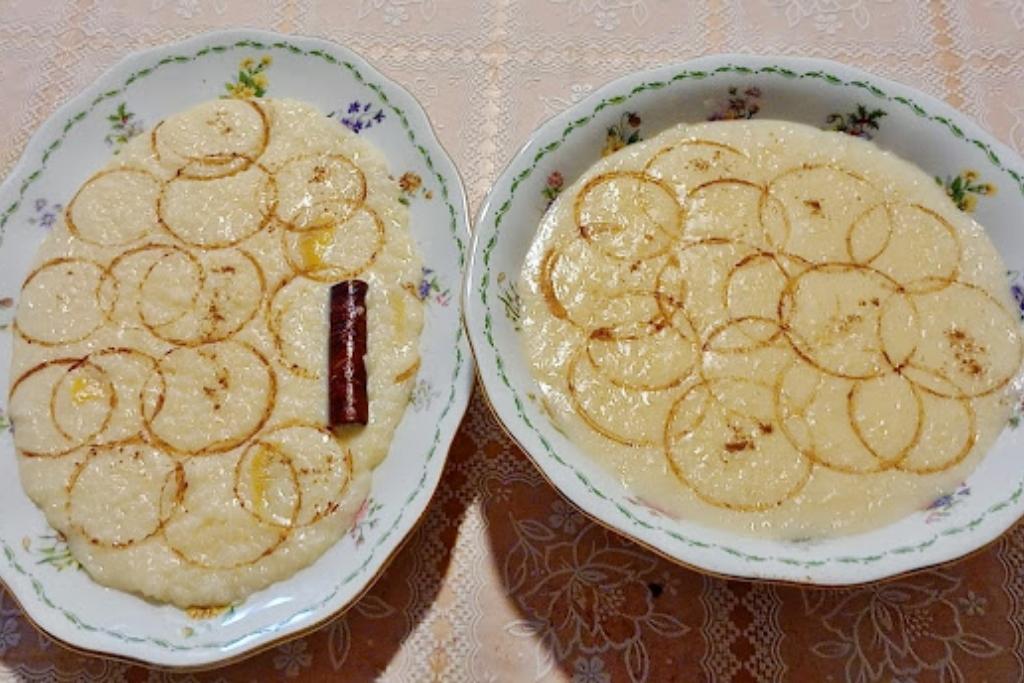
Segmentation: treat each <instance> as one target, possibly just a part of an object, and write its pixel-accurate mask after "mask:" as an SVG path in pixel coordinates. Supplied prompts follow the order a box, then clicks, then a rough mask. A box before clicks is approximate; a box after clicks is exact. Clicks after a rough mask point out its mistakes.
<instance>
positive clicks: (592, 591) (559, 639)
mask: <svg viewBox="0 0 1024 683" xmlns="http://www.w3.org/2000/svg"><path fill="white" fill-rule="evenodd" d="M3 4H4V7H3V8H2V11H0V91H2V92H3V93H4V98H3V105H2V106H0V130H3V131H4V133H5V134H4V136H3V138H2V140H0V167H2V168H3V169H5V170H6V169H8V168H10V166H11V165H12V164H13V163H14V161H15V160H16V159H17V158H18V156H19V155H20V153H21V150H22V148H23V146H24V144H25V141H26V140H27V139H28V136H29V135H30V134H31V132H32V131H33V130H34V129H35V127H36V126H37V125H38V124H39V123H40V122H41V121H42V120H43V119H44V118H46V117H47V116H49V114H50V113H51V112H52V111H53V110H54V109H55V108H56V107H57V106H58V105H59V104H60V103H61V102H63V101H64V100H66V99H67V98H69V97H70V96H72V95H74V94H75V93H76V92H78V91H79V90H80V89H81V88H82V87H84V86H85V85H87V84H88V83H89V82H91V81H92V80H93V79H94V78H96V77H97V76H98V75H99V74H100V73H101V72H102V71H103V70H104V69H106V68H107V67H108V66H109V65H110V64H112V63H113V62H115V61H116V60H117V59H119V58H120V56H121V55H123V54H124V53H125V52H126V51H129V50H134V49H137V48H140V47H148V46H152V45H158V44H161V43H164V42H168V41H174V40H178V39H180V38H183V37H186V36H189V35H191V34H194V33H198V32H203V31H207V30H211V29H216V28H228V27H237V26H251V27H263V28H270V29H274V30H277V31H282V32H295V33H302V34H310V35H321V36H324V37H327V38H330V39H333V40H336V41H338V42H340V43H343V44H345V45H348V46H349V47H351V48H353V49H355V50H357V51H358V52H360V53H362V54H363V55H364V56H365V57H366V58H368V59H369V60H371V61H372V62H373V63H374V64H376V65H377V66H378V67H379V68H381V69H382V70H383V71H384V72H386V73H387V74H388V75H389V76H391V77H392V78H394V79H395V80H397V81H398V82H399V83H401V84H403V85H405V86H406V87H407V88H409V89H410V90H411V91H412V92H413V93H414V94H415V95H416V96H417V97H418V98H419V99H420V101H421V102H422V103H423V104H424V106H425V107H426V108H427V110H428V112H429V113H430V115H431V117H432V119H433V121H434V123H435V124H436V126H437V128H438V130H439V134H440V137H441V140H442V142H443V143H444V145H445V146H446V147H447V148H448V150H449V152H450V153H451V154H452V155H453V156H454V158H455V161H456V163H457V164H458V165H459V167H460V169H461V172H462V175H463V178H464V179H465V181H466V184H467V188H466V189H467V191H468V193H469V198H470V204H471V209H472V211H473V212H474V213H475V209H476V206H477V205H479V203H480V201H481V200H482V199H483V197H484V194H485V193H486V191H487V189H488V187H489V185H490V183H491V182H492V181H493V180H494V178H495V176H496V174H497V173H498V172H499V170H500V169H501V167H502V166H503V165H504V164H505V162H506V161H507V160H508V159H509V158H510V157H511V155H512V154H513V153H514V151H515V150H516V149H517V148H518V146H519V145H520V143H521V142H522V141H523V140H524V139H525V137H526V135H527V134H528V133H529V132H530V131H531V130H532V129H533V128H534V127H535V126H536V125H537V124H538V123H539V122H540V121H541V120H543V119H544V118H545V117H547V116H549V115H551V114H553V113H555V112H556V111H558V110H560V109H562V108H563V107H565V106H567V105H569V104H570V103H572V102H574V101H576V100H579V99H580V98H582V97H584V96H586V95H587V94H588V93H590V92H591V90H592V89H593V88H594V87H595V86H597V85H599V84H601V83H603V82H605V81H607V80H610V79H612V78H615V77H617V76H619V75H621V74H624V73H627V72H629V71H632V70H634V69H639V68H643V67H649V66H653V65H657V64H662V63H666V62H672V61H680V60H684V59H687V58H690V57H694V56H697V55H701V54H706V53H712V52H729V51H739V52H759V53H783V54H793V55H810V56H821V57H831V58H834V59H838V60H841V61H844V62H848V63H850V64H853V65H856V66H860V67H863V68H865V69H868V70H870V71H873V72H875V73H878V74H881V75H884V76H888V77H891V78H894V79H896V80H899V81H903V82H905V83H909V84H911V85H914V86H916V87H918V88H920V89H922V90H924V91H926V92H929V93H932V94H934V95H936V96H937V97H940V98H943V99H945V100H947V101H949V102H951V103H952V104H953V105H954V106H957V107H959V108H961V109H963V110H965V111H966V112H968V113H969V114H971V115H972V116H974V117H975V118H976V119H978V120H979V121H980V122H981V123H982V125H983V126H985V127H986V128H988V129H989V130H990V131H992V132H993V133H994V134H995V135H997V136H998V137H1000V138H1001V139H1002V140H1004V141H1006V142H1008V143H1010V144H1011V145H1014V146H1015V147H1016V148H1017V149H1022V148H1024V0H985V1H976V2H945V3H942V2H936V3H931V4H928V3H923V2H916V1H914V0H756V1H750V2H739V1H735V0H704V1H703V2H692V3H679V2H676V1H675V0H519V1H516V0H503V1H500V2H499V1H491V2H486V1H484V0H475V1H474V0H445V1H444V2H442V1H441V0H354V1H351V2H337V1H336V0H288V1H287V2H285V1H284V0H281V1H270V0H267V1H263V2H258V1H255V0H254V1H251V2H248V3H230V6H229V3H228V2H227V0H110V1H103V2H97V1H95V0H77V1H76V2H69V3H67V4H63V3H52V2H45V1H43V0H18V1H15V2H11V0H8V1H7V2H5V3H3ZM533 572H536V574H534V573H533ZM528 576H529V577H533V576H539V577H542V578H541V579H534V578H530V579H529V580H526V577H528ZM597 577H600V581H599V582H597V581H596V578H597ZM339 676H340V677H344V679H345V680H350V681H359V680H368V679H373V678H375V677H377V676H380V677H381V678H383V679H384V680H389V681H392V680H393V681H426V680H439V681H524V680H552V681H569V680H571V681H575V682H578V683H610V682H612V681H641V680H651V681H701V680H709V681H749V680H758V681H761V680H763V681H776V680H794V681H865V682H866V681H904V682H909V681H915V682H923V681H949V682H951V683H952V682H954V681H972V682H974V681H1020V680H1024V526H1019V527H1018V528H1017V529H1016V530H1015V531H1013V532H1012V533H1010V534H1008V535H1007V536H1006V537H1004V538H1003V539H1002V540H1001V541H999V542H998V543H996V544H995V545H993V546H992V547H990V548H988V549H987V550H985V551H984V552H982V553H981V554H979V555H976V556H974V557H972V558H970V559H968V560H966V561H963V562H961V563H958V564H954V565H950V566H947V567H943V568H940V569H935V570H931V571H928V572H925V573H923V574H918V575H916V576H912V577H910V578H905V579H902V580H899V581H896V582H894V583H889V584H884V585H879V586H875V587H868V588H861V589H856V590H849V591H812V590H806V591H805V590H799V589H796V588H784V587H777V586H769V585H762V584H746V583H738V582H729V581H723V580H719V579H714V578H709V577H706V576H702V575H700V574H697V573H695V572H692V571H689V570H686V569H682V568H679V567H676V566H674V565H672V564H669V563H668V562H666V561H664V560H661V559H659V558H658V557H656V556H654V555H652V554H650V553H648V552H645V551H644V550H642V549H640V548H638V547H636V546H634V545H632V544H630V543H628V542H626V541H624V540H622V539H621V538H618V537H617V536H615V535H614V534H612V533H609V532H607V531H605V530H603V529H602V528H601V527H598V526H596V525H595V524H593V523H591V522H589V521H588V520H587V519H585V518H584V517H582V516H581V515H580V514H579V513H578V512H576V511H575V510H574V508H573V507H572V506H571V505H569V504H568V503H566V502H565V501H564V500H562V499H561V498H560V497H559V496H558V494H557V493H555V492H554V490H552V489H551V488H550V487H549V486H548V485H547V484H546V483H545V482H544V481H543V480H542V479H541V477H540V475H539V474H538V473H537V472H536V470H535V469H534V468H533V467H532V465H531V464H530V463H529V461H527V460H526V458H525V457H524V456H523V454H522V453H521V452H520V451H519V450H518V449H517V448H516V447H515V446H514V445H513V444H512V443H511V442H510V441H509V440H508V438H507V437H506V436H505V435H504V434H503V432H502V431H501V429H500V428H499V427H498V425H497V424H496V423H495V421H494V419H493V417H492V416H491V415H490V413H489V411H488V409H487V407H486V404H485V402H484V400H483V398H482V396H480V395H479V392H478V393H477V395H476V396H474V398H473V401H472V404H471V406H470V409H469V413H468V415H467V417H466V420H465V422H464V424H463V425H462V428H461V429H460V431H459V434H458V436H457V437H456V439H455V444H454V446H453V447H452V452H451V457H450V460H449V463H448V466H447V469H446V471H445V474H444V478H443V481H442V483H441V488H440V490H439V491H438V493H437V495H436V496H435V498H434V501H433V503H432V505H431V507H430V510H429V512H428V513H427V515H426V517H425V519H424V520H423V522H422V524H421V526H420V527H419V529H418V531H417V532H416V533H415V534H414V535H413V536H412V539H411V540H410V542H409V543H408V545H407V546H406V547H405V549H404V550H403V551H402V552H401V553H400V554H399V555H398V557H397V559H396V560H395V562H394V564H393V565H392V566H391V567H390V569H389V570H388V571H387V572H386V573H385V574H384V575H383V576H382V577H381V579H380V580H379V581H378V582H377V584H376V586H375V587H374V588H373V589H372V590H371V591H370V592H369V594H368V595H367V596H366V597H365V598H363V599H362V600H361V601H360V602H359V603H358V604H357V605H356V606H355V607H354V608H353V609H352V610H351V611H350V612H349V613H348V614H347V615H346V616H345V617H343V618H341V619H338V620H336V621H334V622H333V623H331V624H330V625H328V626H325V627H324V628H322V629H321V630H319V631H317V632H315V633H313V634H311V635H309V636H306V637H304V638H301V639H298V640H295V641H292V642H290V643H286V644H283V645H280V646H278V647H275V648H273V649H271V650H269V651H267V652H264V653H262V654H260V655H257V656H256V657H254V658H252V659H249V660H247V661H244V662H241V663H238V664H235V665H232V666H230V667H228V668H224V669H219V670H215V671H212V672H209V673H202V674H197V675H196V676H195V677H196V678H197V679H199V680H232V681H233V680H261V681H262V680H269V679H277V678H279V679H283V680H287V679H297V680H298V679H308V680H324V679H325V678H327V677H339ZM0 678H3V679H5V680H6V679H8V678H10V679H16V680H31V681H35V680H97V681H99V680H102V681H107V680H131V681H141V680H146V681H159V680H163V679H165V678H168V679H170V678H174V677H173V676H172V675H170V674H165V673H162V672H151V671H147V670H145V669H142V668H139V667H134V666H128V665H126V664H121V663H117V662H111V661H105V660H102V659H97V658H88V657H83V656H80V655H77V654H73V653H71V652H68V651H66V650H64V649H62V648H61V647H60V646H58V645H56V644H55V643H53V642H52V641H51V640H49V639H48V638H46V637H45V636H43V635H40V634H38V633H37V632H36V631H35V630H34V629H33V627H32V626H31V625H30V624H28V623H27V622H26V621H25V619H24V618H23V617H22V615H21V613H20V611H19V609H18V608H17V607H16V605H15V604H14V602H13V601H12V599H11V598H10V596H8V595H7V594H5V593H2V592H0Z"/></svg>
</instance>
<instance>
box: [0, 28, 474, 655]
mask: <svg viewBox="0 0 1024 683" xmlns="http://www.w3.org/2000/svg"><path fill="white" fill-rule="evenodd" d="M265 55H268V56H270V58H271V59H272V63H271V64H270V65H269V66H266V67H265V68H264V70H263V72H262V73H263V74H264V77H265V78H266V79H267V81H268V83H269V85H267V87H266V95H267V96H268V97H295V98H299V99H302V100H305V101H308V102H311V103H313V104H315V105H317V106H318V107H320V108H321V109H322V110H323V111H325V112H332V116H334V117H335V118H337V119H338V120H339V124H338V125H347V126H349V127H350V128H352V129H354V130H357V132H358V133H359V134H361V135H365V136H366V137H367V138H369V139H370V140H371V141H372V142H373V143H374V144H375V145H377V146H378V147H379V148H380V149H381V150H383V152H384V154H385V156H386V157H387V160H388V163H389V165H390V167H391V170H392V172H393V173H394V175H395V176H396V177H397V176H399V175H400V174H403V173H405V172H412V173H416V174H418V175H419V176H420V177H421V179H422V183H423V184H422V186H421V187H420V188H419V189H418V190H417V191H416V192H415V193H410V195H409V196H408V197H407V198H406V199H407V201H408V203H409V208H410V214H411V218H410V226H411V229H412V233H413V235H414V237H415V239H416V242H417V244H418V245H419V249H420V252H421V253H422V254H423V257H424V262H425V264H426V265H427V266H429V271H427V270H425V271H424V273H423V281H422V283H421V286H420V294H421V297H423V298H424V299H428V300H429V301H428V303H427V306H426V324H425V327H424V331H423V336H422V339H421V347H420V348H421V353H422V358H423V362H422V365H421V368H420V370H419V375H418V377H417V379H416V385H415V390H414V393H413V402H412V405H410V407H409V408H408V409H407V411H406V413H405V416H404V417H403V419H402V422H401V424H400V425H399V427H398V430H397V432H396V433H395V437H394V441H393V443H392V446H391V451H390V453H389V455H388V457H387V459H386V460H385V461H384V462H383V464H381V466H380V467H379V468H377V470H376V471H375V472H374V475H373V486H372V490H371V494H370V498H369V499H368V502H367V503H366V504H365V505H364V509H363V511H362V512H361V514H360V518H359V521H358V524H357V526H356V528H355V529H354V530H353V532H352V533H350V534H348V535H347V536H346V537H345V538H343V539H342V540H341V541H340V542H339V543H338V544H337V545H335V546H334V547H333V548H331V549H330V550H329V551H328V552H327V553H326V554H325V555H323V556H322V557H321V558H320V559H319V560H318V561H317V562H316V563H315V564H313V565H312V566H310V567H308V568H306V569H303V570H301V571H299V572H298V573H297V574H295V575H294V576H293V577H292V578H290V579H288V580H286V581H282V582H280V583H276V584H274V585H272V586H270V587H268V588H267V589H265V590H263V591H260V592H258V593H256V594H254V595H252V596H251V597H250V598H249V599H248V600H246V601H245V602H244V603H242V604H240V605H237V606H235V607H234V608H232V609H231V610H229V611H228V612H226V613H223V614H219V615H217V616H215V617H213V618H208V619H193V618H191V617H189V616H188V615H187V614H186V613H184V612H182V611H180V610H178V609H175V608H173V607H169V606H156V605H153V604H151V603H148V602H146V601H144V600H142V599H140V598H137V597H134V596H132V595H129V594H126V593H122V592H119V591H115V590H110V589H107V588H103V587H101V586H100V585H98V584H96V583H94V582H93V581H92V580H90V579H89V577H88V575H86V573H85V572H84V571H81V570H78V569H76V568H75V565H74V564H73V561H72V560H71V558H70V556H69V555H68V554H67V548H66V546H65V545H64V544H63V543H62V542H61V541H60V539H58V538H55V537H54V536H53V532H52V530H50V529H49V528H48V526H47V524H46V521H45V519H44V518H43V514H42V513H41V512H40V511H39V510H38V509H37V508H36V507H35V506H34V505H33V504H32V503H31V502H30V501H29V500H28V498H27V497H26V496H25V494H24V493H23V492H22V490H21V487H20V486H19V483H18V473H17V462H16V460H15V457H14V446H13V443H12V439H11V435H10V433H9V429H8V428H7V427H8V423H7V420H6V418H3V419H0V431H2V434H0V481H2V482H4V483H3V495H2V496H0V549H2V551H3V558H0V578H2V579H3V581H4V583H5V584H6V585H7V586H8V587H9V588H10V590H11V592H12V593H13V594H14V596H15V597H16V598H17V600H18V602H19V603H20V604H21V606H22V607H23V608H24V610H25V612H26V613H27V614H28V616H29V617H30V618H31V619H32V621H34V622H35V623H36V624H37V625H39V626H40V627H41V628H43V629H44V630H45V631H47V632H48V633H49V634H50V635H52V636H54V637H55V638H57V639H59V640H61V641H63V642H64V643H66V644H69V645H71V646H73V647H75V648H77V649H81V650H87V651H91V652H95V653H101V654H107V655H114V656H118V657H124V658H129V659H135V660H141V661H143V662H147V663H152V664H157V665H161V666H165V667H191V668H195V667H205V666H211V665H214V664H218V663H223V662H225V661H227V660H230V659H234V658H238V657H240V656H242V655H244V654H248V653H251V652H253V651H255V650H258V649H261V648H265V647H267V646H269V645H270V644H272V643H275V642H278V641H280V640H282V639H284V638H287V637H289V636H295V635H298V634H300V633H302V632H304V631H306V630H309V629H311V628H312V627H314V626H316V625H318V624H320V623H322V622H324V621H325V620H327V619H328V618H330V617H331V616H334V615H336V614H339V613H340V612H341V611H342V610H344V609H345V608H346V607H348V606H349V605H351V604H352V603H353V602H354V601H355V600H357V599H358V598H359V596H360V595H362V593H363V592H364V591H365V590H366V589H367V588H368V587H369V586H370V584H371V583H372V582H373V580H374V579H375V578H376V577H377V576H378V575H379V574H380V573H381V572H382V571H383V569H384V567H385V565H386V564H387V562H388V560H389V559H390V558H391V557H392V556H393V555H394V554H395V553H396V552H397V551H398V549H399V547H400V546H401V544H402V542H403V540H404V539H405V538H406V537H407V536H408V534H409V533H410V531H411V530H412V528H413V527H414V525H415V524H416V521H417V520H418V519H419V518H420V517H421V516H422V514H423V512H424V510H425V509H426V506H427V503H428V502H429V500H430V498H431V495H432V494H433V492H434V489H435V488H436V487H437V483H438V480H439V479H440V476H441V471H442V469H443V466H444V462H445V458H446V456H447V453H448V447H449V445H450V443H451V440H452V437H453V436H454V433H455V430H456V428H457V426H458V423H459V420H460V419H461V417H462V414H463V412H464V411H465V408H466V404H467V402H468V400H469V394H470V390H471V387H472V378H473V367H472V360H471V356H470V353H469V348H468V345H467V344H466V341H465V338H464V334H463V329H462V324H461V318H460V311H459V296H458V286H459V284H460V282H461V273H462V266H463V262H464V259H465V253H466V248H467V245H468V241H469V232H468V230H467V227H466V204H465V197H464V194H463V188H462V184H461V182H460V180H459V177H458V174H457V173H456V170H455V167H454V166H453V165H452V162H451V160H450V159H449V158H448V155H447V154H446V153H445V152H444V150H443V149H442V148H441V146H440V144H439V143H438V141H437V139H436V137H435V136H434V133H433V131H432V129H431V127H430V123H429V122H428V120H427V116H426V114H425V113H424V112H423V110H422V108H421V107H420V106H419V104H418V103H417V102H416V101H415V100H414V99H413V98H412V96H411V95H409V93H407V92H406V91H405V90H403V89H402V88H401V87H399V86H397V85H395V84H394V83H392V82H391V81H389V80H388V79H386V78H384V76H382V75H381V74H380V72H378V71H377V70H376V69H374V68H373V67H371V66H370V65H369V64H367V63H366V62H365V61H363V60H362V59H361V58H359V57H358V56H357V55H355V54H354V53H352V52H351V51H350V50H347V49H345V48H343V47H341V46H339V45H335V44H333V43H329V42H325V41H322V40H311V39H305V38H297V37H291V36H280V35H275V34H271V33H264V32H257V31H226V32H218V33H212V34H208V35H204V36H200V37H198V38H194V39H192V40H188V41H186V42H183V43H179V44H176V45H170V46H166V47H161V48H157V49H153V50H147V51H145V52H142V53H138V54H135V55H132V56H130V57H128V58H126V59H124V60H123V61H122V62H121V63H119V64H118V65H117V66H115V67H114V68H112V69H111V70H110V71H108V72H107V73H106V74H104V75H103V76H102V77H101V78H100V79H99V80H98V81H96V82H95V83H93V84H92V85H91V86H90V87H88V88H87V89H86V90H85V91H84V92H83V93H82V94H80V95H79V96H78V97H76V98H74V99H73V100H72V101H70V102H68V103H67V104H66V105H64V106H63V107H61V109H60V110H59V111H57V113H56V114H54V115H53V116H52V117H50V119H49V120H48V121H47V122H46V123H45V124H43V126H42V127H41V128H40V129H39V131H38V132H37V133H36V135H35V136H34V137H33V138H32V140H31V142H30V143H29V144H28V146H27V148H26V149H25V153H24V155H23V156H22V158H21V161H20V162H19V163H18V165H17V166H16V167H15V169H14V171H13V172H12V173H11V174H10V176H8V178H7V180H6V181H5V182H4V183H3V185H2V186H0V239H2V242H0V298H2V299H0V327H2V328H4V329H7V328H9V325H10V321H11V318H12V317H13V312H14V309H13V302H12V300H11V299H9V298H8V297H17V294H18V292H19V290H20V288H21V282H22V280H23V279H24V277H25V275H26V273H27V270H28V266H29V263H30V261H31V259H32V257H33V254H34V253H35V251H36V248H37V246H38V244H39V243H40V241H42V239H43V238H44V237H45V235H46V231H47V228H48V227H49V224H50V223H51V222H52V221H53V219H54V216H55V215H56V212H58V211H59V210H60V207H59V205H61V204H64V203H66V202H67V200H68V199H69V198H70V197H71V196H72V193H73V192H74V191H75V189H76V188H77V187H78V186H79V185H80V184H81V183H82V182H83V181H84V180H85V179H86V178H87V177H88V176H89V175H90V174H91V173H93V172H94V171H95V170H96V169H98V168H100V167H101V166H102V165H103V164H104V163H105V162H106V160H107V159H108V158H109V157H110V155H111V153H112V152H113V150H114V149H115V148H116V147H117V146H118V145H119V144H121V139H122V138H124V137H128V136H131V135H133V134H135V133H137V132H139V131H140V130H142V129H144V128H145V127H147V126H152V125H153V124H154V123H156V122H157V121H158V120H160V119H161V118H163V117H165V116H167V115H169V114H172V113H174V112H177V111H180V110H182V109H185V108H187V107H189V106H190V105H192V104H195V103H198V102H201V101H204V100H209V99H211V98H215V97H219V96H222V95H224V94H226V86H227V84H231V83H235V84H237V82H238V80H239V71H240V62H241V61H242V60H243V59H245V58H253V59H254V60H255V65H259V62H260V59H261V58H262V57H263V56H265ZM253 68H258V66H254V67H253ZM260 80H262V79H260ZM354 103H358V104H354ZM10 354H11V337H10V335H9V334H4V335H2V336H0V385H2V386H4V387H6V386H7V384H8V380H9V377H8V375H9V365H10Z"/></svg>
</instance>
